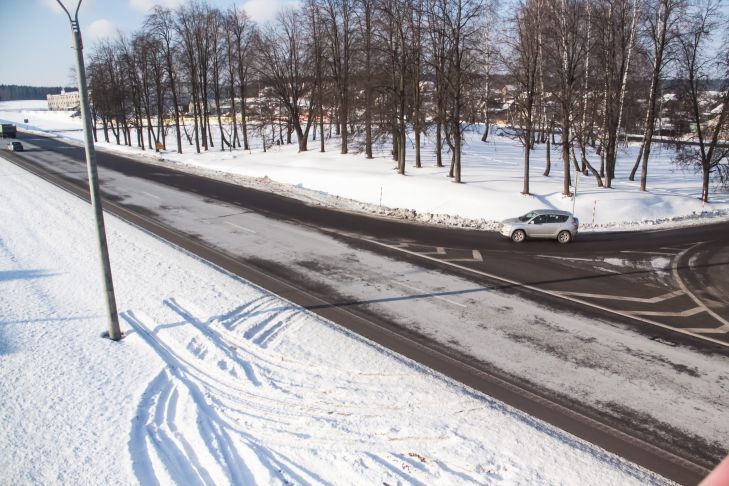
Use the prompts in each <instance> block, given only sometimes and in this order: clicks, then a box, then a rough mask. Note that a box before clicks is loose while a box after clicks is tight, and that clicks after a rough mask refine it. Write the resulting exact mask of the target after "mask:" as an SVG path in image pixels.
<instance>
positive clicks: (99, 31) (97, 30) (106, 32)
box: [83, 19, 116, 41]
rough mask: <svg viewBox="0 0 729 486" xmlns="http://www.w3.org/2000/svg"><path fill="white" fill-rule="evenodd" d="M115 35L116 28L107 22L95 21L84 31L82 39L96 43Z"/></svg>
mask: <svg viewBox="0 0 729 486" xmlns="http://www.w3.org/2000/svg"><path fill="white" fill-rule="evenodd" d="M115 33H116V26H115V25H114V24H113V23H112V22H111V21H109V20H106V19H97V20H94V21H93V22H91V23H90V24H89V25H88V26H87V27H86V28H85V29H84V32H83V34H84V37H85V38H86V39H88V40H90V41H97V40H101V39H106V38H107V37H111V36H112V35H114V34H115Z"/></svg>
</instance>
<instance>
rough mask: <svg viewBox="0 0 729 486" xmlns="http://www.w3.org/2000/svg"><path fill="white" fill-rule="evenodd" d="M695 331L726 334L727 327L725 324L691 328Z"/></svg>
mask: <svg viewBox="0 0 729 486" xmlns="http://www.w3.org/2000/svg"><path fill="white" fill-rule="evenodd" d="M691 330H692V331H693V332H700V333H701V334H724V333H726V329H725V328H724V326H719V327H695V328H693V329H691Z"/></svg>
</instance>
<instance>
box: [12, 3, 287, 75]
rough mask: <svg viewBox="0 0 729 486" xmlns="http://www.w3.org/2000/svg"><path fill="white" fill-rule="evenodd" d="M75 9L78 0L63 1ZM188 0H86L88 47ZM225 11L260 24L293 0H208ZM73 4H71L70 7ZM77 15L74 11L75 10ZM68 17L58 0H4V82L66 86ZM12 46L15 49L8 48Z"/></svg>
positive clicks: (82, 14)
mask: <svg viewBox="0 0 729 486" xmlns="http://www.w3.org/2000/svg"><path fill="white" fill-rule="evenodd" d="M62 1H63V3H64V5H66V7H67V8H69V10H72V9H73V10H75V6H76V4H77V0H62ZM183 1H184V0H83V1H82V3H81V9H80V11H79V21H80V23H81V34H82V36H83V40H84V49H85V51H88V49H89V47H93V45H94V43H95V42H98V41H99V40H100V39H102V38H104V37H107V36H112V37H113V36H115V35H116V33H117V31H121V32H123V33H125V34H128V33H131V32H133V31H134V30H135V29H137V28H139V27H141V25H142V22H143V20H144V17H145V14H146V13H147V12H148V11H149V10H150V9H151V8H152V7H153V6H154V5H165V6H168V7H175V6H177V5H179V4H181V3H183ZM207 3H208V4H210V5H212V6H216V7H218V8H221V9H226V8H228V7H229V6H231V5H239V6H241V7H243V8H244V9H245V10H246V11H247V12H248V14H249V15H250V16H251V17H252V18H253V19H254V20H256V21H257V22H260V23H263V22H266V21H267V20H270V19H272V18H273V17H274V16H275V14H276V12H278V11H279V10H280V9H281V8H285V7H287V6H290V5H291V4H293V3H295V2H294V1H292V0H237V1H236V0H207ZM71 7H72V8H71ZM72 13H73V12H72ZM72 42H73V41H72V40H71V28H70V25H69V23H68V18H67V17H66V14H65V13H64V12H63V10H62V9H61V8H60V7H59V6H58V4H57V3H56V0H0V45H2V46H3V47H4V48H3V53H2V63H0V84H22V85H31V86H68V85H72V84H73V83H74V81H73V80H74V79H75V78H74V77H72V75H71V72H72V71H73V70H74V69H75V64H74V62H75V61H74V59H75V58H74V53H73V49H72V48H71V46H72ZM9 46H12V48H8V47H9Z"/></svg>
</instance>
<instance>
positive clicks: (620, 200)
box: [0, 101, 729, 231]
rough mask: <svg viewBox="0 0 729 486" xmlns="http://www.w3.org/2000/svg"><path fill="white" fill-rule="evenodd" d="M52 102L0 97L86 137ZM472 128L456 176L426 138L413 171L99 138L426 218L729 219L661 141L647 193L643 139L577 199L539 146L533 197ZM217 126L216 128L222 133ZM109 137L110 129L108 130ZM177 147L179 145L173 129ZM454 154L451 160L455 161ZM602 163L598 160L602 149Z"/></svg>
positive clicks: (487, 222)
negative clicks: (548, 214)
mask: <svg viewBox="0 0 729 486" xmlns="http://www.w3.org/2000/svg"><path fill="white" fill-rule="evenodd" d="M45 106H46V102H45V101H25V102H5V103H0V119H4V120H9V121H13V122H18V123H20V125H19V126H20V127H21V128H22V129H26V130H31V131H32V130H37V131H43V132H51V133H55V134H56V135H58V136H61V137H65V138H69V139H72V140H81V139H82V132H81V130H80V127H81V122H80V119H79V118H78V117H76V118H71V117H70V112H48V111H44V109H45ZM25 119H27V120H28V122H27V124H23V122H24V120H25ZM474 130H475V131H471V132H468V133H467V136H466V139H467V144H466V146H465V147H464V156H463V180H464V182H465V184H454V183H452V182H451V181H450V179H448V178H447V177H446V175H447V171H448V168H437V167H435V156H434V154H433V143H432V142H433V141H432V140H431V139H428V138H427V137H426V142H425V146H424V147H423V151H422V153H423V165H424V167H423V168H421V169H416V168H414V167H413V159H414V151H413V150H412V147H410V148H409V154H408V157H409V162H408V167H407V174H408V175H406V176H404V177H403V176H401V175H398V174H397V173H396V172H395V171H394V170H393V166H394V164H393V162H392V160H390V158H389V156H388V154H387V153H388V151H389V146H380V147H379V148H378V153H377V154H376V157H375V159H373V160H367V159H365V158H364V155H363V154H356V155H355V154H352V155H341V154H339V153H338V152H339V144H338V141H337V140H335V139H332V140H329V141H327V152H326V153H323V154H322V153H320V152H319V151H318V141H317V142H314V141H311V142H310V146H309V148H310V150H309V151H308V152H305V153H297V148H296V145H295V144H292V145H284V146H281V147H274V148H272V149H271V150H269V151H268V152H267V153H264V152H263V151H262V149H261V148H260V141H259V140H255V141H254V142H253V149H252V150H251V151H250V152H246V151H242V150H237V151H233V152H222V151H220V149H219V147H220V143H219V142H218V140H217V139H216V141H215V143H216V148H215V149H212V150H210V151H209V152H207V153H203V154H195V152H194V147H192V146H188V145H185V146H184V150H185V153H184V154H182V155H180V154H177V153H176V152H175V151H174V150H168V151H166V152H164V153H155V152H154V151H151V150H147V151H145V152H142V150H141V149H138V148H135V147H126V146H118V145H116V144H115V143H105V142H100V143H99V144H98V145H97V146H98V147H99V148H100V149H101V150H110V151H116V152H122V153H125V154H128V155H137V156H140V157H143V158H144V159H143V160H147V161H148V162H153V163H161V164H171V165H174V166H176V167H178V168H179V169H181V170H188V171H193V172H196V173H201V174H204V175H208V176H211V177H217V178H222V179H225V180H228V181H233V182H238V183H240V184H243V185H248V186H253V187H257V188H261V189H265V190H269V191H274V192H278V193H282V194H284V195H288V196H292V197H297V198H300V199H303V200H306V201H307V202H310V203H314V204H324V205H329V206H334V207H338V208H340V209H345V210H353V211H364V212H371V213H376V214H384V215H388V216H392V217H398V218H405V219H412V220H417V221H422V222H426V223H436V224H446V225H452V226H467V227H474V228H479V229H498V227H499V224H498V221H501V220H503V219H505V218H507V217H513V216H515V215H518V214H522V213H524V212H527V211H529V210H531V209H535V208H556V209H566V210H572V207H573V204H574V207H575V214H576V215H577V216H578V217H579V219H580V222H581V224H582V229H583V230H588V231H589V230H601V229H643V228H655V227H657V226H660V227H670V226H677V225H687V224H701V223H703V222H705V221H707V220H712V221H714V220H716V219H717V218H722V219H727V218H728V217H729V193H727V192H721V191H718V190H717V191H715V192H714V193H713V194H712V197H711V202H710V203H708V204H706V205H702V203H701V201H700V200H699V198H698V197H699V194H700V192H701V178H700V176H699V175H698V174H696V173H694V172H693V171H692V170H686V169H681V168H678V167H676V166H675V165H674V164H672V162H671V156H672V152H671V150H670V149H665V148H661V147H660V146H656V147H654V149H653V152H652V157H651V161H650V167H649V181H648V188H649V190H648V192H645V193H643V192H641V191H639V189H638V187H639V183H638V182H637V181H636V182H630V181H628V179H627V176H628V174H629V172H630V170H631V168H632V166H633V162H634V160H635V157H636V156H637V147H635V146H630V147H628V148H626V149H624V150H623V151H622V152H621V153H620V157H619V159H618V162H617V179H616V180H615V181H614V184H613V189H600V188H598V187H596V184H595V181H594V178H593V177H591V176H589V177H584V176H580V180H579V181H578V188H577V199H576V201H573V199H572V198H565V197H563V196H562V194H561V192H562V170H561V161H560V159H559V152H558V151H556V150H555V151H554V152H553V153H552V175H551V176H550V177H544V176H543V175H542V173H543V172H544V164H545V153H544V148H543V147H540V148H539V149H537V150H535V151H534V153H533V155H532V170H531V192H532V195H531V196H523V195H521V194H520V192H521V190H522V183H523V179H522V178H523V166H522V147H521V145H520V144H519V143H518V142H517V141H514V140H512V139H510V138H507V137H502V136H498V135H496V134H492V135H491V137H490V141H489V142H488V143H483V142H481V141H480V140H479V139H480V134H479V133H478V131H477V129H474ZM217 132H218V130H217V126H216V127H213V133H214V135H215V136H217ZM99 134H100V135H99V137H100V139H101V137H102V135H101V130H100V131H99ZM168 142H169V144H168V145H169V148H171V149H174V147H173V145H174V136H173V133H172V132H170V135H169V137H168ZM447 159H448V156H447V155H446V157H445V158H444V160H445V162H446V163H447ZM593 163H594V164H598V163H599V160H597V158H596V157H595V156H594V155H593Z"/></svg>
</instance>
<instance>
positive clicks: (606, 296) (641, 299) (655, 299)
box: [557, 290, 684, 304]
mask: <svg viewBox="0 0 729 486" xmlns="http://www.w3.org/2000/svg"><path fill="white" fill-rule="evenodd" d="M557 292H559V293H560V294H562V295H572V296H574V297H589V298H593V299H610V300H624V301H627V302H643V303H646V304H655V303H657V302H663V301H664V300H668V299H672V298H674V297H678V296H679V295H683V294H684V292H683V291H682V290H674V291H673V292H669V293H667V294H663V295H657V296H655V297H647V298H645V297H626V296H623V295H609V294H590V293H587V292H560V291H557Z"/></svg>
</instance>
